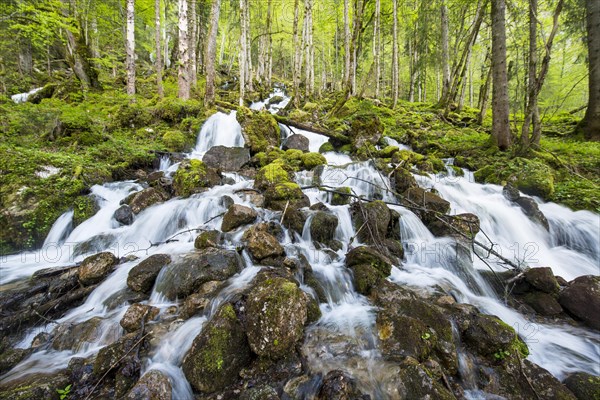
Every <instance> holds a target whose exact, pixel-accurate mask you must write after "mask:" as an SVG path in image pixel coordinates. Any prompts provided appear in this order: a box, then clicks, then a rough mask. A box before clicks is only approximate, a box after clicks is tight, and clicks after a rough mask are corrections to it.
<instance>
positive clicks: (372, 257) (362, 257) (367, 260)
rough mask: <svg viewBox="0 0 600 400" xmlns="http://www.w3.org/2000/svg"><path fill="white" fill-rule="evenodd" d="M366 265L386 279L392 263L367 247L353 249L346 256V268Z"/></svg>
mask: <svg viewBox="0 0 600 400" xmlns="http://www.w3.org/2000/svg"><path fill="white" fill-rule="evenodd" d="M360 264H367V265H370V266H372V267H374V268H375V269H377V270H378V271H380V272H381V273H382V274H383V275H384V276H385V277H387V276H388V275H389V274H390V272H391V271H392V263H391V261H390V259H389V258H387V257H385V256H384V255H382V254H380V253H379V252H378V251H377V250H375V249H373V248H372V247H368V246H359V247H355V248H353V249H352V250H350V251H349V252H348V254H346V266H347V267H349V268H350V267H353V266H355V265H360Z"/></svg>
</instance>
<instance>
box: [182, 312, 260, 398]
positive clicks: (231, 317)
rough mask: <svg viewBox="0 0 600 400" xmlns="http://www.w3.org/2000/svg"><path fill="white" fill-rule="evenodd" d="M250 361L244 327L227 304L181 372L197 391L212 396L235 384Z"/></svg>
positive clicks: (199, 339)
mask: <svg viewBox="0 0 600 400" xmlns="http://www.w3.org/2000/svg"><path fill="white" fill-rule="evenodd" d="M250 360H251V352H250V347H249V345H248V340H247V339H246V334H245V332H244V328H243V326H242V324H241V323H240V321H239V319H238V317H237V315H236V312H235V310H234V308H233V306H232V305H231V304H229V303H226V304H224V305H223V306H221V308H220V309H219V310H218V311H217V312H216V313H215V315H214V316H213V318H212V319H211V320H210V321H209V322H207V323H206V326H205V327H204V328H203V329H202V332H201V333H200V334H199V335H198V336H196V338H195V339H194V342H193V343H192V347H191V348H190V350H189V351H188V352H187V354H186V356H185V358H184V359H183V364H182V369H183V373H184V374H185V377H186V378H187V380H188V381H189V382H190V383H191V385H192V386H193V387H194V389H196V390H197V391H199V392H201V393H212V392H215V391H218V390H222V389H223V388H225V387H226V386H228V385H230V384H233V383H234V382H235V381H236V380H237V379H238V376H239V373H240V371H241V370H242V368H244V367H246V366H247V365H249V364H250Z"/></svg>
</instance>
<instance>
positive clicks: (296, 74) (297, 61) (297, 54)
mask: <svg viewBox="0 0 600 400" xmlns="http://www.w3.org/2000/svg"><path fill="white" fill-rule="evenodd" d="M346 1H347V0H346ZM299 16H300V4H299V0H294V25H293V34H294V39H293V40H294V69H293V85H294V106H295V107H296V108H298V107H299V106H300V74H301V68H302V63H301V56H302V46H300V33H299V30H298V23H299V21H298V19H299Z"/></svg>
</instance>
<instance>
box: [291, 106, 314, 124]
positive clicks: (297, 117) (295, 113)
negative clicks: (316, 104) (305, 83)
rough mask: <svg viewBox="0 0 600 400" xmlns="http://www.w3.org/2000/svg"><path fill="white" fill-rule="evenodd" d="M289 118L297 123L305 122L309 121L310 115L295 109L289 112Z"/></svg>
mask: <svg viewBox="0 0 600 400" xmlns="http://www.w3.org/2000/svg"><path fill="white" fill-rule="evenodd" d="M289 117H290V119H292V120H294V121H297V122H306V121H308V120H309V119H310V114H309V113H307V112H306V111H302V110H299V109H297V108H296V109H294V110H292V111H290V113H289Z"/></svg>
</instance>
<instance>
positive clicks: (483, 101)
mask: <svg viewBox="0 0 600 400" xmlns="http://www.w3.org/2000/svg"><path fill="white" fill-rule="evenodd" d="M486 58H488V57H486ZM484 71H486V73H485V75H484V74H483V73H482V74H481V75H482V79H483V82H484V83H483V84H482V86H481V88H480V89H479V101H478V102H477V103H478V104H477V105H478V107H479V114H477V123H478V124H479V125H481V124H482V123H483V119H484V118H485V116H486V114H487V108H488V99H489V97H490V88H491V85H490V83H491V78H492V67H491V66H490V67H488V68H487V69H484Z"/></svg>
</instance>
